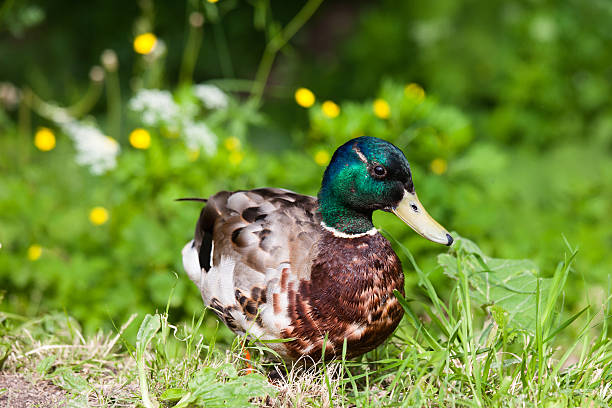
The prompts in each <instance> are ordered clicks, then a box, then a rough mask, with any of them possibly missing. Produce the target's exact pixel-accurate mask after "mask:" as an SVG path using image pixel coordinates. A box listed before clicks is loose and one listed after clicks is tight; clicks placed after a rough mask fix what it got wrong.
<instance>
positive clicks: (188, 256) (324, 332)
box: [182, 136, 453, 360]
mask: <svg viewBox="0 0 612 408" xmlns="http://www.w3.org/2000/svg"><path fill="white" fill-rule="evenodd" d="M195 200H201V201H205V199H195ZM375 210H382V211H390V212H393V213H394V214H395V215H397V216H398V217H399V218H401V219H402V220H403V221H404V222H405V223H406V224H408V225H409V226H410V227H411V228H412V229H414V230H415V231H416V232H417V233H419V234H420V235H422V236H423V237H425V238H427V239H429V240H431V241H434V242H437V243H440V244H444V245H451V244H452V242H453V238H452V237H451V236H450V234H449V233H448V232H447V231H446V230H445V229H444V228H443V227H442V226H441V225H440V224H438V223H437V222H436V221H435V220H434V219H433V218H432V217H431V216H430V215H429V214H428V213H427V211H425V208H424V207H423V206H422V205H421V203H420V202H419V199H418V198H417V194H416V192H415V189H414V184H413V183H412V174H411V172H410V166H409V164H408V161H407V160H406V157H405V156H404V154H403V153H402V151H401V150H399V149H398V148H397V147H395V146H394V145H393V144H391V143H389V142H387V141H384V140H381V139H378V138H374V137H366V136H363V137H359V138H356V139H352V140H350V141H348V142H346V143H345V144H343V145H342V146H340V147H339V148H338V149H337V150H336V152H335V153H334V155H333V157H332V159H331V162H330V163H329V166H328V167H327V169H326V170H325V173H324V175H323V181H322V184H321V190H320V191H319V194H318V197H311V196H306V195H301V194H297V193H294V192H292V191H289V190H283V189H276V188H259V189H255V190H242V191H233V192H230V191H221V192H219V193H217V194H215V195H213V196H211V197H210V198H208V200H207V203H206V205H205V206H204V208H203V209H202V211H201V213H200V218H199V219H198V222H197V225H196V228H195V237H194V239H193V240H191V241H189V242H188V243H187V244H186V245H185V247H184V248H183V251H182V255H183V266H184V268H185V271H186V272H187V274H188V275H189V278H190V279H191V280H192V281H193V282H194V283H195V284H196V285H197V286H198V288H199V289H200V292H201V294H202V298H203V300H204V303H205V304H206V306H208V307H209V308H210V309H212V310H213V311H214V312H215V313H216V314H217V315H218V316H219V318H220V319H221V320H222V321H223V322H225V324H226V325H227V327H229V328H230V329H231V330H232V331H234V332H235V333H237V334H239V335H244V334H248V335H249V336H250V337H252V338H254V339H256V340H276V339H286V340H287V341H284V342H269V343H268V344H267V346H268V347H270V348H272V349H273V350H275V351H276V352H277V353H278V354H280V355H281V356H282V357H283V358H287V359H289V360H296V359H299V358H300V357H302V356H310V357H312V358H313V359H315V360H317V359H319V358H320V357H321V354H322V348H323V345H324V344H325V353H324V354H325V358H326V359H328V358H334V357H339V356H341V353H342V348H343V343H344V340H345V339H346V342H347V354H346V355H347V358H352V357H356V356H359V355H361V354H363V353H366V352H368V351H370V350H372V349H373V348H375V347H376V346H378V345H380V344H381V343H382V342H383V341H384V340H385V339H386V338H387V337H388V336H389V335H390V334H391V333H392V332H393V331H394V330H395V328H396V327H397V325H398V324H399V322H400V320H401V319H402V315H403V310H402V307H401V306H400V304H399V302H398V301H397V299H396V297H395V296H394V294H393V290H394V289H397V290H398V291H399V292H400V293H402V294H403V293H404V274H403V271H402V265H401V263H400V260H399V259H398V257H397V255H396V254H395V252H394V251H393V248H392V247H391V245H390V244H389V241H387V239H385V238H384V237H383V236H382V235H381V234H380V233H379V232H378V230H377V229H376V228H375V227H374V225H373V224H372V212H373V211H375ZM326 337H327V338H326Z"/></svg>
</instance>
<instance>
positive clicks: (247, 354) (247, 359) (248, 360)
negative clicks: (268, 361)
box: [243, 349, 253, 375]
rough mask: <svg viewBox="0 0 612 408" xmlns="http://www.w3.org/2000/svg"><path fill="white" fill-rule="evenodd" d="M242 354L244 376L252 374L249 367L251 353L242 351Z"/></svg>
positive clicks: (250, 366) (251, 369)
mask: <svg viewBox="0 0 612 408" xmlns="http://www.w3.org/2000/svg"><path fill="white" fill-rule="evenodd" d="M243 354H244V360H245V365H246V369H245V370H244V375H249V374H253V366H252V365H251V353H250V352H249V350H248V349H244V351H243Z"/></svg>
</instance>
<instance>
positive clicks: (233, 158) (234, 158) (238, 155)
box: [228, 150, 244, 166]
mask: <svg viewBox="0 0 612 408" xmlns="http://www.w3.org/2000/svg"><path fill="white" fill-rule="evenodd" d="M242 159H244V153H242V152H239V151H238V150H234V151H233V152H231V153H230V154H229V157H228V160H229V162H230V164H232V165H234V166H237V165H239V164H240V162H242Z"/></svg>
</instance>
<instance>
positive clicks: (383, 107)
mask: <svg viewBox="0 0 612 408" xmlns="http://www.w3.org/2000/svg"><path fill="white" fill-rule="evenodd" d="M372 109H373V110H374V114H375V115H376V116H378V117H379V118H381V119H389V116H391V107H390V106H389V103H388V102H387V101H385V100H384V99H376V100H375V101H374V104H373V105H372Z"/></svg>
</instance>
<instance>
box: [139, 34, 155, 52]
mask: <svg viewBox="0 0 612 408" xmlns="http://www.w3.org/2000/svg"><path fill="white" fill-rule="evenodd" d="M156 43H157V37H156V36H155V34H153V33H144V34H140V35H139V36H136V38H134V51H136V52H137V53H139V54H143V55H146V54H150V53H151V51H153V48H155V44H156Z"/></svg>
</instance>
